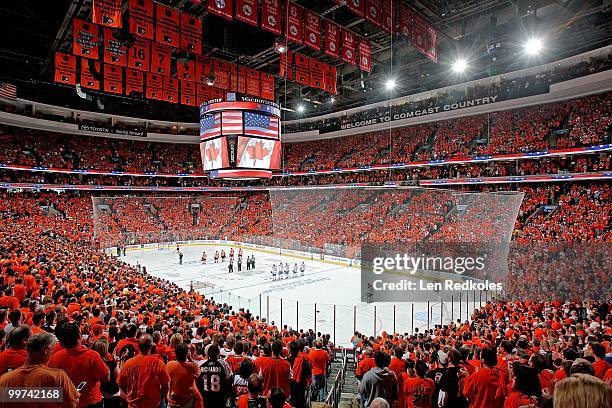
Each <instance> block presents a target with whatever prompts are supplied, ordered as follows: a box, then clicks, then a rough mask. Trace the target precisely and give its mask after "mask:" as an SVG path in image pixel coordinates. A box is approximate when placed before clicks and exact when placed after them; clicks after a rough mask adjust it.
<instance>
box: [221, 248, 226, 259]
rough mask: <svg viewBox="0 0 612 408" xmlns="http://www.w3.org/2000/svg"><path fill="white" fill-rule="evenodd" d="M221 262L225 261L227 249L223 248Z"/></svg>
mask: <svg viewBox="0 0 612 408" xmlns="http://www.w3.org/2000/svg"><path fill="white" fill-rule="evenodd" d="M221 262H225V250H224V249H222V250H221Z"/></svg>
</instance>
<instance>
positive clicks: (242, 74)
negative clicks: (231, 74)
mask: <svg viewBox="0 0 612 408" xmlns="http://www.w3.org/2000/svg"><path fill="white" fill-rule="evenodd" d="M246 78H247V71H246V67H243V66H239V67H238V86H237V88H238V93H241V94H243V93H246Z"/></svg>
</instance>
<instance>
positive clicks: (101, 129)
mask: <svg viewBox="0 0 612 408" xmlns="http://www.w3.org/2000/svg"><path fill="white" fill-rule="evenodd" d="M79 130H82V131H84V132H97V133H110V134H114V135H123V136H138V137H147V132H146V131H145V130H139V129H118V128H115V127H110V126H91V125H84V124H79Z"/></svg>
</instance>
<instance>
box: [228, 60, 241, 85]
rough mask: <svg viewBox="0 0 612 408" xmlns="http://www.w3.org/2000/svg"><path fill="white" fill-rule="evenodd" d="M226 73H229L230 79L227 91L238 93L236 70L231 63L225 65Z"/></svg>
mask: <svg viewBox="0 0 612 408" xmlns="http://www.w3.org/2000/svg"><path fill="white" fill-rule="evenodd" d="M227 67H228V69H227V71H228V72H229V78H230V86H229V90H230V91H232V92H237V91H238V68H237V67H236V64H232V63H231V62H228V63H227Z"/></svg>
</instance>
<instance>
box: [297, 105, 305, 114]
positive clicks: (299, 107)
mask: <svg viewBox="0 0 612 408" xmlns="http://www.w3.org/2000/svg"><path fill="white" fill-rule="evenodd" d="M297 111H298V112H300V113H301V112H304V105H298V106H297Z"/></svg>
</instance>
